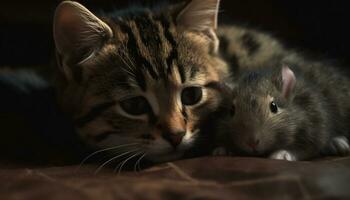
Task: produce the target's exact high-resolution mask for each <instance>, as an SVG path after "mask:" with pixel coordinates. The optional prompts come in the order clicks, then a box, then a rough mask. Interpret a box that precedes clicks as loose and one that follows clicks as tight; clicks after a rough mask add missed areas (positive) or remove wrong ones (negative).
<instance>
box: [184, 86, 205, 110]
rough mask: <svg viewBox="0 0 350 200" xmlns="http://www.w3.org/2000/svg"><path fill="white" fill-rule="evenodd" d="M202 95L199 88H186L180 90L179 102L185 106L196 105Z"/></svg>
mask: <svg viewBox="0 0 350 200" xmlns="http://www.w3.org/2000/svg"><path fill="white" fill-rule="evenodd" d="M202 96H203V93H202V88H201V87H187V88H184V89H183V90H182V93H181V102H182V104H184V105H186V106H191V105H194V104H196V103H198V102H199V101H200V100H201V99H202Z"/></svg>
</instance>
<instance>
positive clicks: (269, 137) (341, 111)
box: [214, 59, 350, 161]
mask: <svg viewBox="0 0 350 200" xmlns="http://www.w3.org/2000/svg"><path fill="white" fill-rule="evenodd" d="M290 60H291V59H290ZM232 98H233V101H232V108H231V113H232V115H231V117H229V118H228V119H223V120H222V124H221V127H220V130H221V131H220V133H219V134H218V135H217V141H218V142H219V146H223V148H217V149H216V150H215V151H214V154H226V153H228V152H229V153H232V154H234V155H250V156H266V157H269V158H272V159H282V160H289V161H295V160H306V159H311V158H314V157H317V156H320V155H321V154H322V153H326V154H333V155H334V154H335V155H347V154H349V152H350V148H349V143H348V137H349V130H350V101H349V100H350V81H349V79H348V78H347V77H345V76H343V75H342V74H340V73H339V72H338V71H337V70H336V69H334V68H332V67H330V66H325V65H323V64H321V63H311V62H309V63H308V62H306V61H304V62H303V63H302V62H299V63H298V64H296V63H294V64H285V65H283V67H261V68H260V69H255V70H249V71H247V72H244V73H242V74H241V75H240V77H239V78H238V81H237V82H236V83H235V84H234V86H233V97H232Z"/></svg>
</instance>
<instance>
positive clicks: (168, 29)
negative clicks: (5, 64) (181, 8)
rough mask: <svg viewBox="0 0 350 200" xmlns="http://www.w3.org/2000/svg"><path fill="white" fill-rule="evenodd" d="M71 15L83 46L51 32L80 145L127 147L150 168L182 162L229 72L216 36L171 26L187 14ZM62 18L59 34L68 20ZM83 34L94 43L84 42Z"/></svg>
mask: <svg viewBox="0 0 350 200" xmlns="http://www.w3.org/2000/svg"><path fill="white" fill-rule="evenodd" d="M194 2H195V3H196V4H198V2H196V1H194ZM65 6H66V7H67V5H65ZM76 6H78V9H77V8H76ZM189 6H191V3H190V4H189V5H188V6H187V7H186V8H187V10H188V7H189ZM192 6H193V5H192ZM61 7H62V6H61ZM68 8H69V9H73V10H74V12H77V11H79V9H82V10H83V11H81V10H80V11H79V12H80V13H79V16H78V19H77V21H78V23H77V24H75V26H74V27H75V28H76V26H78V27H79V25H80V28H77V29H78V30H83V31H82V32H81V35H77V37H82V38H83V40H80V41H79V40H78V41H74V38H73V41H74V42H76V43H79V42H81V44H83V45H80V46H81V47H80V48H78V49H79V50H76V49H74V48H77V47H76V45H71V44H69V43H67V44H65V43H64V41H67V38H68V40H70V39H71V37H72V36H67V35H69V34H67V33H66V32H62V31H59V30H60V29H58V28H56V30H57V31H56V35H55V39H56V46H57V49H58V56H59V62H60V63H61V69H60V70H61V71H60V72H61V73H60V74H59V75H60V76H59V81H60V82H59V97H60V103H61V105H62V107H63V108H64V109H65V110H66V112H68V113H69V114H70V115H71V116H72V118H73V119H74V121H75V124H76V129H77V132H78V133H79V134H80V136H81V138H83V139H84V140H85V141H86V142H87V143H89V144H90V145H92V146H95V147H98V148H109V147H117V146H124V149H125V151H132V152H139V154H140V155H141V154H144V153H145V155H146V157H147V158H149V159H150V160H153V161H165V160H173V159H177V158H179V157H181V156H182V154H183V153H184V152H185V151H186V150H187V149H189V148H190V147H192V146H193V142H194V140H195V139H196V137H198V134H199V132H200V131H201V130H200V129H201V124H200V122H201V121H202V120H203V119H205V118H206V117H207V116H208V115H209V114H210V113H212V112H214V111H215V110H216V109H217V108H218V106H219V104H220V102H221V101H222V99H221V95H220V90H219V89H217V88H216V87H213V85H215V84H216V83H217V82H219V81H220V79H221V78H223V77H224V73H225V69H226V68H225V65H224V63H223V62H222V61H221V60H219V59H218V58H217V57H216V54H215V53H214V51H215V45H216V44H215V43H216V41H215V38H213V37H214V36H215V35H212V33H211V32H210V31H211V30H210V29H209V28H208V29H205V31H201V30H199V29H198V30H191V29H187V28H186V26H185V25H184V26H181V24H176V22H179V21H181V20H184V19H183V17H182V16H183V15H186V14H187V13H186V12H185V13H184V12H181V14H179V15H177V18H174V16H172V15H170V14H166V13H165V12H159V13H153V12H150V11H147V10H146V11H142V12H140V13H137V14H133V15H118V16H114V17H113V16H112V17H106V18H104V19H103V20H101V19H99V18H97V17H96V18H94V17H95V16H92V14H91V13H87V12H88V11H87V10H86V9H85V8H83V7H82V6H81V5H80V4H79V5H78V4H76V3H75V4H74V5H73V6H71V5H69V6H68ZM59 10H61V11H57V12H58V14H56V15H57V16H56V18H57V20H56V21H57V22H56V23H57V25H56V26H59V25H60V24H59V23H60V20H61V21H62V20H64V19H66V17H64V14H65V12H68V11H67V9H62V8H61V9H59ZM60 13H63V14H61V15H63V17H60V16H61V15H60ZM68 13H69V12H68ZM86 13H87V15H86V16H84V15H85V14H86ZM207 13H208V12H207ZM74 15H75V14H73V18H74ZM82 16H83V17H82ZM185 17H186V16H185ZM62 18H63V19H62ZM81 19H83V21H81ZM179 19H181V20H179ZM84 20H88V22H89V23H86V24H84V23H85V21H84ZM176 20H177V21H176ZM69 21H70V22H71V23H73V22H75V21H73V22H72V20H69ZM186 22H188V20H187V21H186ZM61 23H62V22H61ZM81 24H83V25H81ZM70 25H71V24H70ZM94 26H96V27H94ZM194 27H195V26H194ZM91 29H92V30H91ZM87 31H91V33H92V35H88V37H85V36H84V34H86V33H87ZM91 33H90V34H91ZM71 34H74V33H71ZM88 34H89V33H88ZM94 34H95V35H94ZM96 34H97V35H96ZM62 35H63V36H62ZM60 37H63V38H65V39H62V38H60ZM82 42H84V43H82ZM89 42H93V44H89ZM62 43H63V44H62ZM67 46H68V47H67Z"/></svg>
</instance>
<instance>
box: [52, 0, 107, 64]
mask: <svg viewBox="0 0 350 200" xmlns="http://www.w3.org/2000/svg"><path fill="white" fill-rule="evenodd" d="M53 33H54V40H55V44H56V49H57V52H58V54H59V55H60V56H61V57H62V59H63V62H66V61H68V60H69V61H70V62H81V61H83V60H86V59H88V58H90V57H92V56H93V55H94V53H95V52H96V51H97V50H98V49H99V48H101V47H102V45H103V44H104V42H105V41H106V40H107V39H108V38H111V37H112V34H113V33H112V30H111V28H110V27H109V26H108V25H107V24H106V23H104V22H103V21H102V20H100V19H99V18H98V17H96V16H95V15H94V14H92V13H91V12H90V11H89V10H88V9H86V8H85V7H84V6H82V5H81V4H79V3H77V2H73V1H64V2H62V3H61V4H60V5H59V6H58V7H57V9H56V12H55V17H54V27H53Z"/></svg>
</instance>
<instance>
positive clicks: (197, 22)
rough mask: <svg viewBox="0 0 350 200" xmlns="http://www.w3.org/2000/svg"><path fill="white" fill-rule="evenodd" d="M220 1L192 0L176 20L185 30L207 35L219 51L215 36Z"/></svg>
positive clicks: (215, 49)
mask: <svg viewBox="0 0 350 200" xmlns="http://www.w3.org/2000/svg"><path fill="white" fill-rule="evenodd" d="M219 4H220V0H191V1H190V2H189V3H188V4H187V6H185V8H183V9H182V10H181V11H180V12H179V14H178V15H177V18H176V23H177V26H179V27H180V28H183V29H185V30H192V31H198V32H202V33H204V34H206V35H207V36H208V37H209V39H210V40H212V42H213V44H214V51H215V52H216V51H217V49H218V45H219V41H218V39H217V36H216V34H215V31H216V28H217V19H218V12H219Z"/></svg>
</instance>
